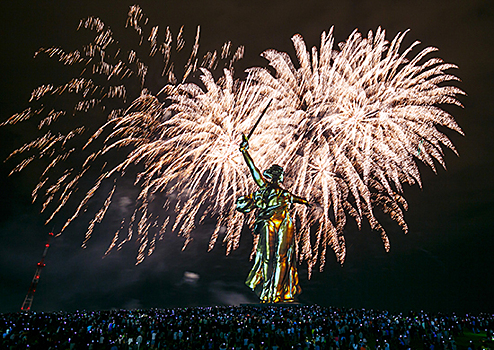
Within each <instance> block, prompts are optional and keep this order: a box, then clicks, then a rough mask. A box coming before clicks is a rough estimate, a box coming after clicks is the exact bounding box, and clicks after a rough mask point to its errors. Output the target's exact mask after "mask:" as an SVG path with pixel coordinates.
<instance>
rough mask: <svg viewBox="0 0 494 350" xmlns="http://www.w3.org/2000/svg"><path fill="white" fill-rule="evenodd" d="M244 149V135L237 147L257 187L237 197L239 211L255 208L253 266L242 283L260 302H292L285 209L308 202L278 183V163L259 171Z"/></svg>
mask: <svg viewBox="0 0 494 350" xmlns="http://www.w3.org/2000/svg"><path fill="white" fill-rule="evenodd" d="M247 149H248V142H247V138H245V137H244V141H243V142H242V144H241V146H240V151H241V152H242V154H243V156H244V159H245V161H246V163H247V166H248V167H249V169H250V171H251V173H252V176H253V177H254V180H255V182H256V183H257V185H258V186H259V189H258V190H257V191H255V192H253V193H251V194H249V195H248V196H244V197H240V198H238V200H237V210H239V211H240V212H243V213H248V212H250V211H252V210H257V213H256V222H255V225H254V234H256V235H259V241H258V245H257V250H256V255H255V260H254V266H253V267H252V270H251V271H250V273H249V276H248V277H247V280H246V282H245V283H246V284H247V286H248V287H249V288H251V289H252V290H254V291H256V292H257V293H258V295H259V298H260V300H261V302H262V303H279V302H293V301H295V297H296V296H297V295H298V294H300V292H301V288H300V285H299V281H298V272H297V267H296V261H295V260H296V259H295V250H294V249H295V247H294V225H293V221H292V219H291V217H290V212H289V209H290V205H291V204H293V203H299V204H305V205H307V206H309V202H307V200H305V199H303V198H301V197H297V196H295V195H293V194H291V193H290V192H288V191H287V190H285V189H283V188H282V187H280V184H281V183H282V182H283V168H282V167H280V166H279V165H272V166H271V167H270V168H269V169H267V170H266V171H264V173H263V174H261V173H260V171H259V170H258V169H257V167H256V166H255V164H254V161H253V160H252V158H251V157H250V155H249V153H248V152H247Z"/></svg>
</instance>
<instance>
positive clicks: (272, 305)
mask: <svg viewBox="0 0 494 350" xmlns="http://www.w3.org/2000/svg"><path fill="white" fill-rule="evenodd" d="M240 306H248V307H258V308H263V307H299V306H304V304H302V303H299V302H298V301H294V302H290V303H252V304H240Z"/></svg>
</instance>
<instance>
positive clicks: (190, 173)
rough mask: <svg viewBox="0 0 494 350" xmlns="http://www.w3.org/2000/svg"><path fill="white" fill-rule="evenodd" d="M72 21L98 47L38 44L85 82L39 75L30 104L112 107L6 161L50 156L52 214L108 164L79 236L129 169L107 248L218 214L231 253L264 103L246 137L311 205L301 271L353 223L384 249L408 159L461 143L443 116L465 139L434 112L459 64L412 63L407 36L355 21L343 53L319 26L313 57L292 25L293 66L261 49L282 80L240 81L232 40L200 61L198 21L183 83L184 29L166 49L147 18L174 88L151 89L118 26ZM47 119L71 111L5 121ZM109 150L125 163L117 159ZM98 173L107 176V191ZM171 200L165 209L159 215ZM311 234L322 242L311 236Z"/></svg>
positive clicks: (266, 76)
mask: <svg viewBox="0 0 494 350" xmlns="http://www.w3.org/2000/svg"><path fill="white" fill-rule="evenodd" d="M146 25H147V18H145V15H144V14H143V13H142V11H141V9H140V8H138V7H136V6H133V7H131V9H130V11H129V17H128V21H127V26H128V27H130V28H133V29H134V30H135V32H136V33H137V34H138V35H139V37H140V45H142V43H143V40H144V38H145V37H146V36H145V34H144V31H145V26H146ZM80 27H83V28H87V29H89V30H93V31H95V32H96V37H95V39H94V41H93V42H92V43H91V44H89V45H87V46H86V47H85V48H84V50H82V51H74V52H71V53H65V52H63V50H61V49H59V48H51V49H42V50H41V52H44V53H46V54H48V55H50V56H53V57H58V58H59V60H60V61H62V62H64V64H67V65H73V64H81V65H82V66H83V73H85V74H86V75H87V76H81V77H79V78H77V79H72V80H71V81H69V82H68V83H67V84H64V85H61V86H59V87H54V86H53V85H51V84H47V85H42V86H40V87H39V88H37V89H35V90H34V91H33V93H32V97H31V101H32V102H37V101H38V100H40V99H43V98H44V97H46V96H51V95H55V94H62V93H73V94H77V95H78V96H80V97H81V99H80V100H79V101H78V102H77V103H76V104H75V106H74V108H73V110H74V111H75V112H88V111H93V110H95V108H96V107H97V106H103V107H104V106H105V105H106V104H107V102H106V101H109V100H111V101H114V100H115V99H117V100H118V101H121V102H120V103H119V105H118V107H117V108H112V109H111V111H109V112H108V111H106V112H105V113H106V114H107V115H108V118H107V119H106V120H105V121H103V122H102V123H100V124H99V125H98V126H97V127H96V128H95V129H93V130H90V131H88V130H86V126H85V125H79V126H77V127H76V128H73V129H71V130H69V131H66V132H65V133H57V134H55V133H52V132H51V131H48V132H46V133H45V135H44V136H42V137H40V138H38V139H36V140H34V141H32V142H28V143H27V144H26V145H24V146H22V147H21V148H20V149H18V150H16V151H14V152H13V153H12V155H11V157H13V156H15V155H17V154H19V153H24V152H32V151H33V149H34V150H35V154H34V155H28V156H27V157H26V158H25V159H23V160H22V161H21V162H20V164H19V165H18V166H17V167H15V168H14V171H20V170H22V169H23V168H24V167H26V166H27V165H28V164H29V163H31V162H32V161H33V160H34V159H35V158H37V157H48V158H49V159H50V163H49V165H48V167H47V168H46V169H45V170H44V171H43V174H42V176H41V178H40V182H39V184H38V186H36V188H35V189H34V191H33V200H35V199H36V198H37V197H38V196H39V194H40V193H41V192H42V190H44V194H45V198H46V199H45V202H44V204H43V210H45V209H47V208H51V207H52V206H55V208H54V209H52V210H51V214H50V217H49V219H48V221H50V220H52V219H53V217H54V215H55V214H57V213H58V212H60V210H61V209H62V208H63V207H64V206H65V204H66V203H67V202H68V201H69V199H70V197H71V196H72V193H73V192H74V191H75V190H76V189H77V186H78V183H79V180H80V179H81V178H83V177H87V176H88V174H89V173H90V172H91V171H89V169H90V168H91V167H95V166H96V164H98V165H97V166H101V167H102V171H101V172H100V173H99V174H98V178H97V179H96V180H95V181H94V184H93V185H92V186H91V188H90V189H89V190H88V191H86V195H85V196H84V198H83V199H82V201H80V202H79V204H78V206H77V208H76V210H75V212H74V214H73V215H72V216H70V218H69V219H68V220H67V221H66V223H65V224H64V226H63V227H62V229H61V231H60V233H61V232H63V231H64V230H65V229H66V227H67V226H68V225H69V224H70V223H71V222H72V221H73V220H74V219H75V218H77V217H78V216H79V215H80V213H81V212H83V211H84V210H85V209H86V208H87V205H88V202H89V201H90V200H92V199H93V198H94V194H95V193H96V192H97V191H98V190H99V191H104V190H103V188H107V187H108V188H109V190H108V193H107V195H106V199H105V201H104V203H103V204H102V206H101V208H100V209H99V210H98V211H97V212H96V214H95V215H94V217H93V219H92V220H91V222H90V224H89V227H88V231H87V234H86V240H85V241H84V244H86V242H87V240H88V239H89V238H90V237H91V235H92V233H93V230H94V228H95V224H97V223H99V222H101V221H102V220H103V218H104V216H105V214H106V213H107V211H108V210H109V208H110V207H111V204H112V198H113V197H114V196H115V195H117V194H118V178H119V177H121V176H124V175H125V174H130V173H134V174H136V177H135V184H136V185H137V186H138V188H139V193H138V195H137V198H136V199H135V203H136V207H135V210H134V211H133V213H132V215H131V216H130V217H128V218H124V220H122V222H121V227H120V229H119V230H118V231H117V232H116V233H115V235H114V237H113V240H112V242H111V244H110V247H109V249H108V252H109V251H111V250H112V249H113V248H115V247H117V248H118V247H121V246H122V244H124V243H125V242H128V241H130V240H132V239H134V234H135V235H136V236H137V238H136V239H137V240H138V242H139V243H140V248H139V252H138V257H137V263H139V262H141V261H142V260H143V259H144V258H145V256H146V255H150V254H152V253H153V251H154V250H155V247H156V242H157V240H160V239H162V238H163V235H164V234H165V232H167V231H170V230H171V231H174V232H176V233H178V234H180V235H182V236H183V237H184V238H185V244H184V248H185V246H186V245H187V244H188V243H189V242H190V241H191V239H192V238H191V233H192V232H193V230H194V229H195V228H196V227H197V226H198V225H200V224H201V223H203V221H204V220H205V219H206V218H210V219H214V220H215V222H216V225H215V228H214V230H213V232H212V233H211V238H210V244H209V247H210V249H212V248H213V246H214V245H215V243H216V242H217V239H218V237H220V236H223V242H224V243H225V245H226V250H227V253H229V252H230V251H231V250H232V249H236V248H237V247H238V245H239V241H240V234H241V232H242V226H243V224H244V217H243V215H242V214H240V213H238V212H236V211H235V205H234V203H235V200H236V199H237V198H238V197H239V196H241V195H245V194H247V193H250V192H252V191H253V189H254V185H255V184H254V183H253V181H252V180H251V179H250V177H249V174H248V170H247V169H246V167H245V165H244V163H243V160H242V157H241V154H240V152H239V151H238V145H239V142H240V140H241V134H242V133H245V134H246V133H247V132H248V131H249V130H250V128H251V127H252V125H253V123H254V122H255V120H256V118H257V117H258V116H259V113H260V112H261V111H262V110H263V108H264V107H265V106H266V105H267V103H268V101H270V100H272V101H273V102H272V104H271V105H270V108H269V109H268V111H267V113H266V115H265V117H264V118H263V119H262V120H261V123H260V124H259V127H257V128H256V131H255V133H254V135H253V136H252V137H251V140H250V145H251V150H252V156H253V158H254V159H255V160H256V163H257V164H258V166H259V168H260V169H265V168H266V167H268V166H269V165H270V164H272V163H277V164H280V165H282V166H283V167H284V168H285V171H286V176H285V179H286V180H285V184H284V186H285V187H286V188H287V189H288V190H289V191H290V192H292V193H294V194H297V195H300V196H302V197H305V198H307V199H309V201H311V202H312V203H314V205H313V206H312V208H311V209H308V208H305V207H304V206H298V207H295V208H294V209H293V210H294V215H295V217H296V218H297V220H298V221H299V223H300V227H301V229H300V230H299V231H298V232H297V237H296V247H297V256H298V259H299V260H300V261H307V263H308V266H309V271H311V270H312V268H313V267H314V266H315V264H316V263H317V262H318V261H319V262H320V268H321V269H322V268H323V266H324V264H325V260H326V253H327V248H328V247H330V249H332V250H333V251H334V252H335V254H336V259H337V261H339V262H341V263H342V262H343V261H344V259H345V254H346V250H345V239H344V235H343V231H344V228H345V225H346V222H347V217H350V218H353V219H354V220H355V221H356V222H357V224H358V225H359V226H360V225H361V223H362V221H363V220H367V221H368V222H369V224H370V226H371V227H372V228H373V229H374V230H377V231H379V232H380V235H381V238H382V240H383V242H384V246H385V249H386V250H388V249H389V241H388V238H387V236H386V232H385V230H384V228H383V227H382V226H381V225H380V224H379V222H378V221H377V219H376V217H375V215H374V211H375V210H376V209H379V210H382V211H383V212H384V213H386V214H387V215H389V216H390V217H391V218H392V219H393V220H395V221H396V222H397V223H398V224H399V225H400V226H401V227H402V229H403V230H404V231H405V232H406V231H407V225H406V223H405V220H404V215H403V210H406V209H407V204H406V201H405V199H404V198H403V197H402V195H401V192H402V184H403V183H406V184H409V185H413V184H419V185H421V182H420V174H419V170H418V167H417V161H421V162H423V163H425V164H426V165H428V166H429V167H431V168H432V169H433V170H434V171H435V165H434V162H438V163H439V164H441V165H442V166H445V163H444V159H443V150H442V148H443V147H446V148H450V149H451V150H453V151H454V152H456V150H455V148H454V146H453V144H452V143H451V141H450V140H449V139H448V137H447V136H446V135H445V134H443V133H442V132H440V131H439V130H438V128H437V127H438V126H439V127H445V128H448V129H452V130H455V131H457V132H459V133H462V131H461V129H460V127H459V126H458V125H457V124H456V122H455V121H454V119H453V117H452V116H451V115H449V114H448V113H447V112H446V111H444V110H443V109H441V107H440V106H441V105H444V104H455V105H458V106H461V104H460V102H459V101H458V99H457V96H458V95H461V94H463V92H462V91H461V90H460V89H458V88H456V87H454V86H453V85H451V84H449V82H451V81H455V80H458V78H456V77H455V76H454V75H451V74H448V73H446V71H448V70H449V69H452V68H456V66H455V65H453V64H448V63H444V62H443V61H442V60H441V59H439V58H427V57H428V56H430V54H431V53H432V52H433V51H435V49H434V48H426V49H424V50H422V51H421V52H419V53H418V54H417V55H416V56H415V57H413V58H411V59H410V58H408V56H410V54H411V52H412V50H413V49H414V47H415V46H416V45H417V44H418V43H414V44H412V45H411V46H410V47H408V48H407V49H405V50H404V51H402V52H400V46H401V43H402V41H403V38H404V37H405V34H406V32H405V33H399V34H398V35H397V36H396V37H395V38H394V39H393V40H392V41H391V42H388V41H387V40H386V39H385V32H384V30H381V29H380V28H378V29H377V31H376V32H375V33H373V32H369V33H368V35H367V37H366V38H365V37H362V35H361V34H360V33H358V32H357V31H355V32H353V33H352V34H351V35H350V36H349V37H348V39H347V40H346V41H345V42H343V43H340V44H339V45H338V47H339V48H338V49H336V48H335V47H334V38H333V34H332V29H331V30H330V31H329V32H328V33H326V32H323V33H322V35H321V44H320V47H319V48H312V50H311V51H310V52H309V51H308V50H307V48H306V45H305V42H304V40H303V38H302V37H301V36H300V35H295V36H294V37H293V38H292V41H293V44H294V47H295V51H296V55H297V62H296V63H293V62H292V59H291V58H290V57H289V55H288V54H286V53H283V52H277V51H275V50H268V51H265V52H264V53H263V54H262V56H263V57H264V58H266V59H267V61H268V62H269V65H271V66H272V67H273V69H274V71H275V74H274V75H273V74H272V73H271V72H270V71H269V70H267V69H266V68H262V67H254V68H250V69H248V70H247V73H248V75H247V78H246V79H244V80H239V79H236V78H235V76H234V69H233V63H234V62H235V61H237V60H238V59H240V58H241V57H242V55H243V47H239V48H238V49H237V50H236V51H235V52H234V51H233V50H232V47H231V43H225V45H223V47H222V48H221V50H220V53H217V52H216V51H214V52H208V53H207V54H205V55H204V56H203V57H204V58H203V60H202V62H199V60H198V58H197V57H198V54H199V33H200V30H199V28H198V29H197V32H196V37H195V41H194V44H193V46H192V49H191V53H190V55H189V56H188V59H187V63H186V65H185V67H184V74H183V77H182V79H181V82H178V79H177V78H176V75H175V73H174V64H173V62H172V52H180V51H181V50H182V49H183V48H184V46H185V41H184V39H183V28H182V29H181V30H180V32H179V34H178V36H177V39H176V47H175V48H174V50H175V51H174V50H172V44H173V36H172V34H171V31H170V29H169V28H167V29H166V32H165V33H164V40H163V42H161V43H160V40H159V28H158V27H157V26H155V27H152V28H151V30H150V33H149V36H148V39H147V42H148V43H149V52H148V54H149V57H155V56H156V55H161V57H162V59H161V64H162V66H161V67H160V69H159V72H160V73H161V74H162V75H163V76H164V77H166V78H167V82H168V83H167V84H166V85H165V86H164V87H163V88H162V89H161V90H160V91H159V92H158V93H155V94H153V93H152V92H151V91H150V90H148V88H147V87H146V77H147V76H148V75H149V74H150V73H149V72H150V67H149V66H148V65H146V64H145V63H144V62H145V60H144V58H142V57H139V55H138V54H137V52H136V51H135V50H129V51H128V52H127V54H124V53H123V52H121V50H120V49H119V48H117V47H116V43H117V41H116V40H115V39H114V38H113V34H112V32H111V30H109V29H108V28H106V26H105V25H104V24H103V23H102V22H101V21H100V20H99V19H96V18H89V19H87V20H85V21H81V25H80ZM112 50H113V51H112ZM110 51H111V53H110ZM120 56H122V58H119V57H120ZM96 58H97V59H96ZM110 58H111V62H110ZM220 61H223V64H222V65H223V66H224V69H223V72H222V73H223V74H222V76H221V78H219V79H215V78H214V77H213V70H215V69H216V68H217V67H218V66H220V68H221V65H220V64H219V62H220ZM194 72H197V73H198V74H200V79H201V82H202V84H198V83H197V84H196V83H192V82H189V81H188V78H189V77H191V76H192V74H193V73H194ZM101 77H103V78H105V79H101ZM98 79H99V80H98ZM132 79H133V80H132ZM100 81H101V82H100ZM135 85H138V86H140V91H139V95H138V96H130V93H129V91H130V90H132V89H133V88H135ZM127 100H130V101H132V102H130V103H127ZM112 106H114V102H112ZM102 109H103V110H105V109H104V108H102ZM43 113H47V114H46V116H43V117H42V118H41V121H40V122H39V128H40V129H44V128H46V127H48V126H52V125H53V124H55V122H60V121H61V120H63V118H64V115H65V114H66V113H65V111H62V110H56V109H50V110H49V111H47V109H45V108H40V109H37V110H36V109H34V107H33V108H29V109H27V110H25V111H24V112H22V113H19V114H16V115H14V116H12V117H11V118H10V119H9V120H8V121H6V122H5V123H4V124H14V123H17V122H21V121H24V120H27V119H30V118H32V117H33V116H35V115H40V116H41V115H43ZM83 124H84V123H83ZM84 135H89V136H84ZM84 137H85V139H84ZM81 138H83V139H84V140H83V141H82V142H81ZM75 139H77V140H78V141H77V142H76V141H75ZM69 145H70V146H69ZM74 150H78V151H79V152H83V153H84V154H85V155H86V156H85V158H84V161H83V162H82V164H81V165H80V167H79V168H78V170H76V169H74V168H67V169H64V168H63V164H64V161H65V160H66V159H68V158H70V157H71V156H72V154H74V153H76V152H74ZM117 150H118V151H117ZM114 154H116V155H117V156H119V157H120V158H119V159H118V158H117V160H115V159H116V158H115V156H114ZM54 168H57V169H60V168H62V171H59V172H60V174H59V175H58V178H57V179H56V180H51V179H49V174H51V173H52V172H53V171H54ZM132 169H137V170H132ZM125 176H127V175H125ZM106 182H110V183H111V185H110V186H104V185H103V184H104V183H106ZM170 208H173V211H174V214H173V215H163V214H160V213H167V211H168V209H170ZM168 213H169V212H168ZM123 230H127V234H126V235H125V237H121V233H122V231H123ZM311 235H313V236H315V239H313V240H311ZM311 241H312V243H311ZM255 244H256V242H255V240H254V246H255ZM108 252H107V253H108Z"/></svg>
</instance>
